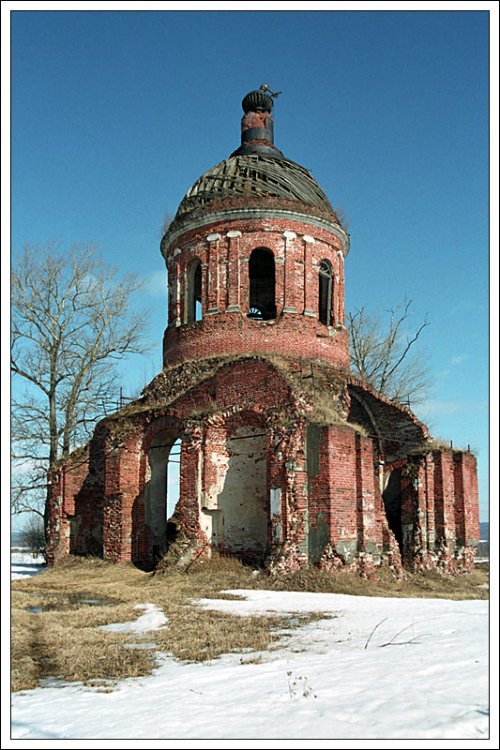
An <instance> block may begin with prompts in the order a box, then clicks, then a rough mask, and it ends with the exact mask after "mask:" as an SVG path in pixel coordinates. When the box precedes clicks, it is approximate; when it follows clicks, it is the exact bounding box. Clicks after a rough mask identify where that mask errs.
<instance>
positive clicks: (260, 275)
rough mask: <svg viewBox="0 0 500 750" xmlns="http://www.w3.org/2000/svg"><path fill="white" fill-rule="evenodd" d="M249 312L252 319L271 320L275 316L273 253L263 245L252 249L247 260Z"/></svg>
mask: <svg viewBox="0 0 500 750" xmlns="http://www.w3.org/2000/svg"><path fill="white" fill-rule="evenodd" d="M248 272H249V277H250V290H249V300H248V302H249V313H248V317H249V318H253V319H254V320H271V319H272V318H275V317H276V300H275V286H276V272H275V265H274V255H273V253H272V252H271V251H270V250H267V249H266V248H265V247H257V248H255V250H252V254H251V256H250V262H249V269H248Z"/></svg>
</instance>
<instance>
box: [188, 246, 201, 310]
mask: <svg viewBox="0 0 500 750" xmlns="http://www.w3.org/2000/svg"><path fill="white" fill-rule="evenodd" d="M187 281H188V284H187V287H188V288H187V316H186V322H187V323H194V322H195V321H196V320H202V318H203V312H202V306H201V262H200V259H199V258H195V259H194V260H192V261H191V263H190V264H189V266H188V278H187Z"/></svg>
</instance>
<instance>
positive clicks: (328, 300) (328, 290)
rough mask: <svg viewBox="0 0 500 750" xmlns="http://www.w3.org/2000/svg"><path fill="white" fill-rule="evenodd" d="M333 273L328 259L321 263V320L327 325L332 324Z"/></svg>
mask: <svg viewBox="0 0 500 750" xmlns="http://www.w3.org/2000/svg"><path fill="white" fill-rule="evenodd" d="M332 291H333V273H332V267H331V265H330V263H329V262H328V261H327V260H322V261H321V263H320V264H319V306H318V308H319V322H320V323H323V325H325V326H331V325H332V317H333V316H332V312H333V305H332V297H333V294H332Z"/></svg>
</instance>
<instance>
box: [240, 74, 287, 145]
mask: <svg viewBox="0 0 500 750" xmlns="http://www.w3.org/2000/svg"><path fill="white" fill-rule="evenodd" d="M280 93H281V92H280V91H278V92H276V93H275V92H273V91H271V89H270V88H269V86H268V85H267V83H263V84H262V86H261V87H260V88H259V89H257V90H256V91H250V93H248V94H247V95H246V96H245V97H244V98H243V101H242V102H241V106H242V107H243V112H244V113H245V114H244V115H243V117H242V118H241V146H240V147H239V148H238V149H237V150H236V151H234V152H233V153H232V154H231V156H240V155H242V156H243V155H247V154H262V155H265V156H273V157H274V158H275V159H284V156H283V154H282V153H281V151H279V150H278V149H277V148H276V146H275V145H274V122H273V115H272V110H273V107H274V100H275V99H276V98H277V97H278V96H279V94H280Z"/></svg>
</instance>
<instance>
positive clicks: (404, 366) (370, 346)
mask: <svg viewBox="0 0 500 750" xmlns="http://www.w3.org/2000/svg"><path fill="white" fill-rule="evenodd" d="M411 304H412V300H406V299H405V300H404V301H403V302H402V303H401V304H400V305H398V306H397V307H395V308H394V309H392V310H388V311H387V314H388V320H387V321H385V322H384V321H382V319H381V317H380V315H368V313H367V312H366V309H365V307H361V308H359V309H357V310H356V311H355V312H354V313H348V315H347V323H348V327H349V341H350V350H351V367H352V369H353V370H354V372H356V373H357V374H358V375H360V376H361V377H362V378H364V379H365V380H367V381H368V382H369V383H371V384H372V385H373V386H375V388H376V389H377V390H378V391H380V392H381V393H384V394H385V395H387V396H389V398H392V399H394V400H395V401H400V402H410V401H411V402H413V403H418V402H419V401H421V400H422V399H423V398H424V396H425V394H426V392H427V390H428V388H429V380H430V378H429V368H428V366H427V363H426V361H425V356H424V355H423V353H422V352H420V353H418V352H417V351H416V350H415V345H416V343H417V341H418V340H419V338H420V335H421V333H422V331H423V330H424V329H425V328H427V326H428V325H429V321H428V319H427V317H425V318H424V320H423V321H422V322H421V323H420V324H417V326H411V325H410V323H411V321H410V317H411V313H410V307H411Z"/></svg>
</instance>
